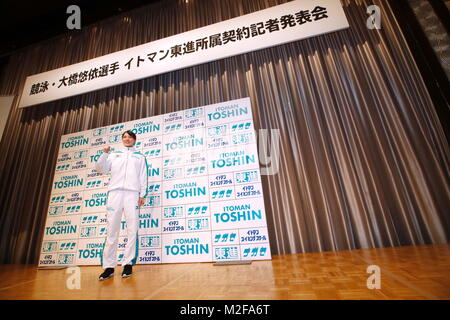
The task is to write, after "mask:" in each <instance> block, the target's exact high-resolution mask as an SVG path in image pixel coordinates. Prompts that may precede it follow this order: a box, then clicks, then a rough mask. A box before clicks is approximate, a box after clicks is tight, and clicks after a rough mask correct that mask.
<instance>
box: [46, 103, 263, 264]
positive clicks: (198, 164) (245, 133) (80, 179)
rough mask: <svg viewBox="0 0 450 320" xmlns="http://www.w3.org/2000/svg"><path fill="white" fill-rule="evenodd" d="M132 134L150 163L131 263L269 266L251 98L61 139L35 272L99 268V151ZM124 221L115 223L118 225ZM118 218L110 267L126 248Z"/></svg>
mask: <svg viewBox="0 0 450 320" xmlns="http://www.w3.org/2000/svg"><path fill="white" fill-rule="evenodd" d="M125 130H132V131H133V132H134V133H136V135H137V142H136V145H135V146H136V149H137V150H138V151H140V152H142V153H143V154H144V155H145V157H146V159H147V164H148V167H147V168H148V170H147V175H148V190H147V191H148V193H147V194H148V196H147V197H146V199H145V204H144V206H143V207H141V208H140V210H139V211H140V212H139V246H138V248H139V257H138V260H137V263H173V262H205V261H220V260H248V259H251V260H265V259H271V253H270V247H269V237H268V232H267V224H266V215H265V210H264V201H263V191H262V186H261V177H260V172H259V160H258V152H257V147H256V136H255V132H254V127H253V118H252V112H251V106H250V99H249V98H243V99H238V100H233V101H228V102H224V103H219V104H213V105H208V106H203V107H197V108H192V109H188V110H184V111H177V112H173V113H168V114H164V115H160V116H154V117H149V118H144V119H139V120H135V121H129V122H125V123H119V124H115V125H111V126H107V127H103V128H96V129H92V130H87V131H82V132H77V133H73V134H69V135H64V136H62V138H61V142H60V145H59V151H58V159H57V164H56V168H55V173H54V179H53V184H52V192H51V197H50V205H49V209H48V213H47V221H46V225H45V230H44V239H43V243H42V247H41V256H40V259H39V265H41V266H42V265H67V264H69V265H70V264H77V265H87V264H100V258H101V255H102V251H103V245H104V241H105V236H106V222H107V220H106V204H107V198H108V190H107V187H108V181H109V174H108V175H102V174H100V173H98V172H97V171H96V170H95V162H96V161H97V159H98V157H99V156H100V154H101V153H102V149H103V147H104V146H107V145H111V147H112V149H113V150H114V149H117V148H120V147H122V146H123V144H122V139H121V136H122V133H123V132H124V131H125ZM122 218H123V217H122ZM126 241H127V238H126V222H125V221H124V219H122V223H121V229H120V238H119V246H118V260H119V261H120V260H121V258H122V255H123V249H124V247H125V245H126Z"/></svg>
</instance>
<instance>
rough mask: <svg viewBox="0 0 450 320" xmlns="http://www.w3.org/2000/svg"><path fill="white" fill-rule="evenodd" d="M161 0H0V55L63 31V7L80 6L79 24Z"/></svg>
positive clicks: (64, 15)
mask: <svg viewBox="0 0 450 320" xmlns="http://www.w3.org/2000/svg"><path fill="white" fill-rule="evenodd" d="M159 1H162V0H111V1H108V2H104V1H96V0H89V1H88V0H81V1H76V0H71V1H69V0H34V1H31V0H22V1H21V0H1V1H0V33H1V34H0V39H1V42H0V59H1V60H4V59H6V58H7V56H9V55H11V54H12V53H13V52H14V51H15V50H18V49H20V48H23V47H26V46H28V45H31V44H33V43H36V42H39V41H42V40H46V39H49V38H52V37H55V36H57V35H60V34H64V33H67V32H74V31H72V30H69V29H67V27H66V21H67V18H68V17H69V16H70V14H68V13H66V10H67V7H68V6H69V5H72V4H76V5H78V6H79V7H80V9H81V28H83V26H86V25H89V24H91V23H94V22H97V21H100V20H103V19H106V18H109V17H112V16H115V15H119V14H121V13H123V12H126V11H129V10H133V9H136V8H139V7H142V6H145V5H147V4H150V3H154V2H159ZM2 58H3V59H2Z"/></svg>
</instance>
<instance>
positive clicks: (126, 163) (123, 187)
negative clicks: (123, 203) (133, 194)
mask: <svg viewBox="0 0 450 320" xmlns="http://www.w3.org/2000/svg"><path fill="white" fill-rule="evenodd" d="M129 153H130V149H128V148H127V160H126V162H125V178H124V179H123V186H122V189H125V180H127V167H128V154H129Z"/></svg>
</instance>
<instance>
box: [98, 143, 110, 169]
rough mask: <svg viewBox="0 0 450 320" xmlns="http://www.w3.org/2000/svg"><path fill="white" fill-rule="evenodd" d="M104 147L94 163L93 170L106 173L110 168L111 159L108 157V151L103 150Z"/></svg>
mask: <svg viewBox="0 0 450 320" xmlns="http://www.w3.org/2000/svg"><path fill="white" fill-rule="evenodd" d="M105 149H106V148H105ZM105 149H104V150H103V153H102V154H101V156H100V157H99V158H98V160H97V162H96V163H95V170H97V171H98V172H100V173H103V174H107V173H108V172H109V171H110V170H111V160H110V159H109V153H108V152H105ZM108 151H109V150H108Z"/></svg>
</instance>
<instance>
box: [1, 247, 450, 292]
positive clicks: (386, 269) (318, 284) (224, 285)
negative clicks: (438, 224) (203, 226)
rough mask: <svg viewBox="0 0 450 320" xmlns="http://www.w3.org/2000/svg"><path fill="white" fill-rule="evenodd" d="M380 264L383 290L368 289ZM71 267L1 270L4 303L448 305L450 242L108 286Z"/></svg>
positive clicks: (169, 267)
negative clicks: (428, 302) (424, 302)
mask: <svg viewBox="0 0 450 320" xmlns="http://www.w3.org/2000/svg"><path fill="white" fill-rule="evenodd" d="M370 266H372V267H370ZM373 266H375V267H373ZM369 267H370V268H369ZM377 267H378V268H379V270H380V278H379V279H380V282H379V283H380V288H379V289H377V288H372V289H369V288H368V278H369V277H371V276H372V277H371V278H370V279H369V284H376V281H374V278H373V275H374V274H375V273H374V271H373V270H375V269H376V268H377ZM368 268H369V271H370V273H368ZM68 270H69V269H53V270H38V268H37V266H36V265H16V264H4V265H0V274H1V277H0V299H2V300H9V299H25V300H28V299H45V300H46V299H57V300H65V299H88V300H91V299H100V300H110V299H139V300H141V299H142V300H161V299H164V300H179V299H186V300H197V299H199V300H204V299H208V300H247V299H255V300H279V299H282V300H291V299H292V300H303V299H320V300H321V299H331V300H347V299H350V300H354V299H357V300H359V299H364V300H366V299H369V300H373V299H376V300H385V299H402V300H417V299H420V300H428V299H445V300H450V244H437V245H424V246H405V247H389V248H381V249H360V250H346V251H328V252H314V253H303V254H281V255H273V257H272V260H265V261H253V262H252V263H251V264H247V265H225V266H213V263H212V262H208V263H180V264H160V265H155V264H153V265H136V266H135V267H134V268H133V271H134V274H133V276H132V277H131V278H127V279H122V278H121V277H120V273H121V271H122V267H121V266H119V267H117V268H116V271H115V276H114V277H113V278H112V279H108V280H106V281H98V280H97V278H98V275H99V274H100V273H101V271H102V269H101V267H99V266H81V267H80V268H79V269H78V270H79V275H80V278H79V280H80V281H79V285H80V287H79V288H77V287H76V283H77V282H76V281H74V279H75V278H74V275H75V273H73V274H70V273H67V271H68ZM71 276H72V278H71Z"/></svg>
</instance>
